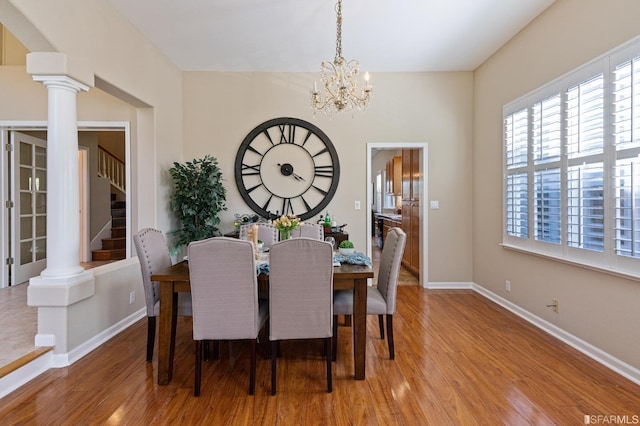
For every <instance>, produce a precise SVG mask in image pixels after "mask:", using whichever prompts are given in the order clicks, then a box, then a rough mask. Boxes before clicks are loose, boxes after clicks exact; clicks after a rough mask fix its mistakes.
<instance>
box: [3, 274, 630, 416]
mask: <svg viewBox="0 0 640 426" xmlns="http://www.w3.org/2000/svg"><path fill="white" fill-rule="evenodd" d="M177 328H178V337H177V341H176V358H175V364H176V367H175V370H174V379H173V381H172V382H171V383H170V384H169V385H167V386H158V385H157V384H156V376H157V369H156V362H157V353H156V354H154V361H153V363H147V362H145V345H146V320H143V321H140V322H138V323H136V324H135V325H134V326H132V327H130V328H129V329H127V330H126V331H124V332H123V333H121V334H120V335H118V336H116V337H115V338H113V339H112V340H110V341H109V342H107V343H106V344H105V345H103V346H102V347H100V348H98V349H96V350H95V351H93V352H92V353H90V354H89V355H87V356H86V357H84V358H83V359H82V360H80V361H78V362H77V363H75V364H74V365H72V366H70V367H67V368H62V369H52V370H49V371H48V372H46V373H44V374H42V375H41V376H39V377H37V378H36V379H34V380H33V381H31V382H30V383H28V384H27V385H25V386H23V387H22V388H20V389H18V390H17V391H15V392H13V393H12V394H10V395H8V396H7V397H5V398H3V399H1V400H0V419H2V424H3V425H14V424H43V425H45V424H46V425H50V424H55V425H75V424H124V425H139V424H212V425H213V424H215V425H218V424H233V425H236V424H256V425H289V424H295V425H307V424H309V425H316V424H323V425H324V424H330V425H345V424H354V425H365V424H366V425H418V424H419V425H423V424H427V425H461V424H463V425H497V424H507V425H516V424H558V425H574V424H575V425H578V424H584V416H585V415H610V414H615V415H620V416H624V415H628V416H633V415H640V386H637V385H635V384H633V383H632V382H630V381H628V380H626V379H624V378H623V377H621V376H618V375H617V374H615V373H613V372H611V371H610V370H608V369H606V368H605V367H603V366H601V365H600V364H598V363H596V362H595V361H593V360H591V359H589V358H588V357H586V356H584V355H582V354H581V353H579V352H577V351H575V350H573V349H572V348H570V347H568V346H567V345H565V344H563V343H562V342H560V341H559V340H557V339H555V338H553V337H550V336H549V335H547V334H545V333H544V332H542V331H540V330H538V329H537V328H535V327H533V326H531V325H530V324H528V323H527V322H525V321H524V320H522V319H520V318H519V317H517V316H515V315H513V314H512V313H510V312H508V311H506V310H505V309H503V308H501V307H499V306H497V305H495V304H494V303H493V302H491V301H488V300H487V299H485V298H483V297H482V296H480V295H478V294H476V293H473V292H471V291H465V290H458V291H446V290H440V291H438V290H425V289H423V288H421V287H419V286H401V287H399V289H398V312H397V314H396V315H395V318H394V329H395V330H394V331H395V346H396V359H395V361H391V360H389V354H388V349H387V345H386V342H385V341H384V340H381V339H380V338H379V336H378V333H377V319H376V318H375V317H369V319H368V334H367V369H366V374H367V378H366V380H364V381H355V380H353V379H352V374H353V361H352V357H351V356H350V355H351V339H350V332H351V329H350V328H347V327H343V326H341V327H339V333H340V338H339V347H338V361H337V362H336V363H334V376H333V377H334V383H333V384H334V391H333V393H331V394H328V393H326V388H325V386H326V381H325V376H324V372H325V371H324V360H323V358H322V344H321V343H319V342H318V343H316V342H309V343H308V344H307V345H287V344H286V343H287V342H283V344H282V357H281V358H280V359H279V361H278V372H279V375H278V394H277V395H276V396H271V395H270V387H269V386H270V363H269V360H267V359H264V358H262V357H260V356H259V357H258V365H257V379H256V394H255V395H254V396H250V395H248V381H249V378H248V374H249V343H248V342H236V343H232V344H226V343H225V344H222V345H221V357H220V359H218V360H211V361H209V362H205V363H204V364H203V377H202V395H201V396H200V397H199V398H195V397H194V396H193V377H194V356H193V343H192V335H191V320H190V318H182V317H181V318H179V319H178V327H177ZM296 343H297V342H296ZM629 419H633V418H632V417H629Z"/></svg>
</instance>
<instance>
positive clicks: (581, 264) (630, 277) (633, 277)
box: [499, 243, 640, 282]
mask: <svg viewBox="0 0 640 426" xmlns="http://www.w3.org/2000/svg"><path fill="white" fill-rule="evenodd" d="M499 245H500V246H502V248H504V249H507V250H512V251H517V252H519V253H524V254H530V255H533V256H537V257H541V258H544V259H549V260H554V261H556V262H561V263H565V264H567V265H572V266H578V267H580V268H585V269H589V270H592V271H596V272H601V273H604V274H608V275H613V276H615V277H619V278H625V279H628V280H632V281H637V282H640V275H635V274H631V273H627V272H623V271H618V270H615V269H611V268H605V267H602V266H596V265H592V264H590V263H586V262H579V261H577V260H571V259H566V258H563V257H558V256H553V255H550V254H548V253H543V252H539V251H535V250H531V249H525V248H522V247H518V246H514V245H511V244H506V243H499Z"/></svg>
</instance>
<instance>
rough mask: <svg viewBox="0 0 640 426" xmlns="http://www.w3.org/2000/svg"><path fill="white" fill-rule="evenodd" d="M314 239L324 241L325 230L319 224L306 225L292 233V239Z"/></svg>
mask: <svg viewBox="0 0 640 426" xmlns="http://www.w3.org/2000/svg"><path fill="white" fill-rule="evenodd" d="M300 237H305V238H314V239H316V240H324V229H323V226H322V225H319V224H317V223H305V224H304V225H302V226H298V227H297V228H296V229H294V230H293V231H291V238H300Z"/></svg>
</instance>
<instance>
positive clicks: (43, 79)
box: [33, 75, 89, 93]
mask: <svg viewBox="0 0 640 426" xmlns="http://www.w3.org/2000/svg"><path fill="white" fill-rule="evenodd" d="M33 80H34V81H38V82H40V83H42V84H44V86H45V87H46V88H47V89H48V88H50V87H57V88H59V89H68V90H72V91H73V92H75V93H78V92H81V91H83V90H84V91H85V92H86V91H88V90H89V86H87V85H86V84H82V83H80V82H79V81H76V80H74V79H72V78H71V77H68V76H66V75H34V76H33Z"/></svg>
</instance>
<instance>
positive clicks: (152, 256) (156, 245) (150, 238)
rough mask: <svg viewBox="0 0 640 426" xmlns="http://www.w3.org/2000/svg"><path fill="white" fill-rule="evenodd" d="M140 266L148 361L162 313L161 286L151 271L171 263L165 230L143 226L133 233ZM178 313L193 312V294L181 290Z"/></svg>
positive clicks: (189, 313) (186, 314) (157, 270)
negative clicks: (159, 316)
mask: <svg viewBox="0 0 640 426" xmlns="http://www.w3.org/2000/svg"><path fill="white" fill-rule="evenodd" d="M133 243H134V245H135V247H136V252H137V254H138V260H139V261H140V270H141V272H142V286H143V288H144V300H145V303H146V306H147V361H151V360H152V359H153V346H154V342H155V338H156V317H158V315H160V288H159V287H158V283H157V282H152V281H151V275H153V274H154V273H156V272H159V271H161V270H163V269H165V268H168V267H169V266H171V257H170V256H169V248H168V247H167V243H166V242H165V239H164V236H163V235H162V232H160V231H159V230H157V229H153V228H144V229H141V230H140V231H139V232H138V233H137V234H135V235H134V236H133ZM178 315H180V316H189V317H190V316H191V295H190V294H189V293H179V294H178Z"/></svg>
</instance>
